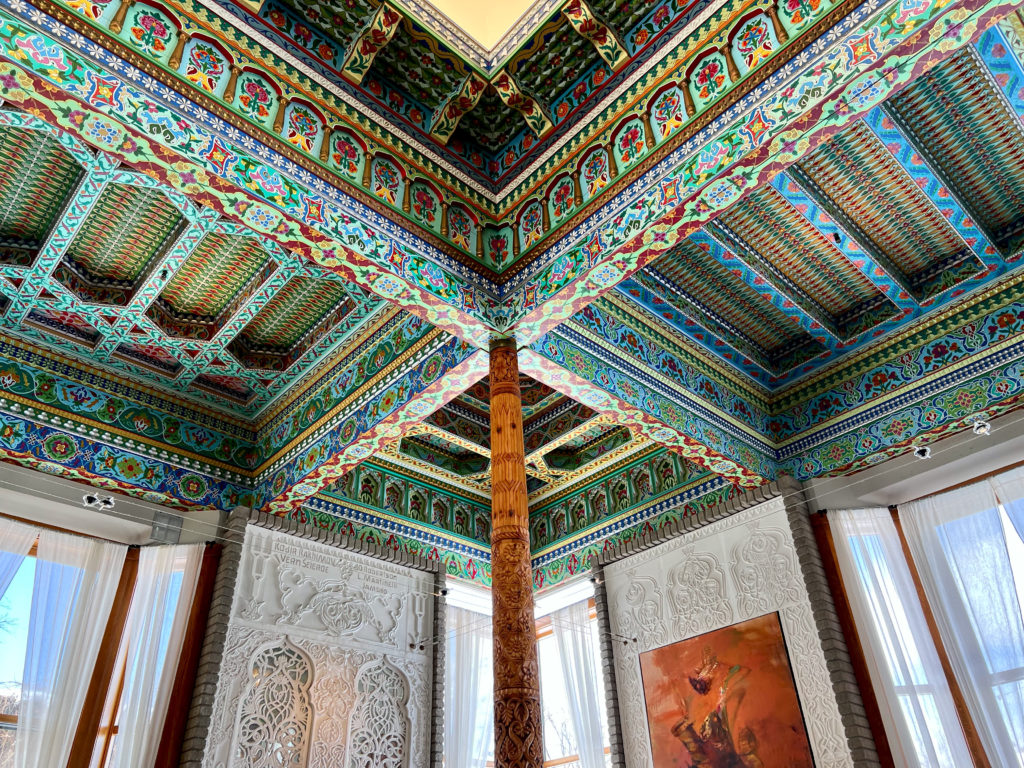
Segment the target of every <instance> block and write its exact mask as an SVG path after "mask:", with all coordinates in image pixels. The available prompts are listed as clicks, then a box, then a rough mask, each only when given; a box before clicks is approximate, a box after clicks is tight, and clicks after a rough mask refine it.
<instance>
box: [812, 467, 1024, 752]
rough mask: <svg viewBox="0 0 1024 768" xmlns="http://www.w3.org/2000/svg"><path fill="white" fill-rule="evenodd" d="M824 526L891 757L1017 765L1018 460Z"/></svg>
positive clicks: (1020, 710) (1022, 689) (1021, 568)
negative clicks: (981, 758)
mask: <svg viewBox="0 0 1024 768" xmlns="http://www.w3.org/2000/svg"><path fill="white" fill-rule="evenodd" d="M829 523H830V525H831V527H832V531H833V539H834V541H835V548H836V559H837V561H838V565H839V568H840V571H841V573H842V576H843V583H844V586H845V587H846V593H847V597H848V598H849V602H850V609H851V613H852V614H853V618H854V621H855V623H856V625H857V629H858V636H859V638H860V640H861V643H862V645H863V647H864V649H865V662H866V664H867V667H868V671H869V673H870V676H871V680H872V684H873V687H874V688H875V692H876V695H877V698H878V703H879V709H880V713H881V715H882V719H883V722H884V725H885V729H886V734H887V736H888V737H889V742H890V745H891V746H892V748H893V753H894V756H897V757H901V758H902V760H897V762H898V764H905V765H908V766H928V768H932V767H933V766H934V767H936V768H946V767H947V766H949V767H951V768H958V767H959V766H961V765H968V766H969V765H972V764H973V763H974V760H973V758H972V754H976V755H980V754H981V753H982V752H984V753H985V756H986V757H987V759H988V761H989V762H990V763H991V764H992V765H999V766H1005V767H1006V768H1012V766H1017V768H1024V612H1022V609H1021V606H1022V605H1024V540H1022V538H1021V532H1022V530H1024V468H1018V469H1016V470H1013V471H1011V472H1008V473H1004V474H1000V475H996V476H994V477H991V478H989V479H987V480H984V481H982V482H977V483H973V484H971V485H967V486H964V487H961V488H957V489H954V490H951V491H948V492H946V493H942V494H938V495H936V496H932V497H928V498H925V499H922V500H920V501H916V502H912V503H908V504H906V505H903V506H902V507H901V508H900V510H899V512H898V513H897V514H895V515H890V513H889V512H888V511H887V510H853V511H840V512H830V513H829ZM901 529H902V533H901ZM908 553H909V556H908ZM932 616H933V617H934V620H933V621H932V620H931V617H932ZM946 659H948V661H945V660H946Z"/></svg>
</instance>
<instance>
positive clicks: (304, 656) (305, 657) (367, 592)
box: [203, 526, 434, 768]
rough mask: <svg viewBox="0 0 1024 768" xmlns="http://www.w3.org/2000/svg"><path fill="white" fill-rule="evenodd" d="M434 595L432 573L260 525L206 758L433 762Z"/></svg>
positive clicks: (353, 765) (417, 765)
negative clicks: (270, 694)
mask: <svg viewBox="0 0 1024 768" xmlns="http://www.w3.org/2000/svg"><path fill="white" fill-rule="evenodd" d="M433 606H434V602H433V577H432V576H431V575H430V574H427V573H423V572H420V571H416V570H413V569H410V568H406V567H403V566H399V565H395V564H393V563H385V562H381V561H378V560H375V559H373V558H370V557H367V556H364V555H360V554H357V553H353V552H348V551H345V550H341V549H337V548H334V547H329V546H326V545H323V544H320V543H318V542H312V541H308V540H304V539H299V538H296V537H293V536H289V535H288V534H285V533H280V532H274V531H267V530H264V529H262V528H258V527H255V526H249V528H248V529H247V530H246V536H245V541H244V544H243V548H242V559H241V563H240V566H239V574H238V585H237V588H236V590H235V597H234V601H233V605H232V610H231V618H230V620H229V622H228V631H227V635H226V638H225V648H224V660H223V663H222V665H221V670H220V673H219V676H218V681H217V693H216V697H215V702H214V711H213V716H212V718H211V731H210V738H209V739H208V742H207V749H206V754H205V756H204V760H203V765H204V768H242V766H245V767H246V768H249V766H252V768H263V766H264V765H267V766H269V765H275V766H287V768H364V767H365V766H367V765H371V764H373V765H380V766H382V768H426V766H427V765H428V764H429V759H430V722H431V712H430V707H431V701H432V684H433V658H432V654H433V642H432V638H431V637H430V633H431V632H432V628H433ZM300 660H301V661H300ZM303 664H305V665H306V666H307V667H308V675H307V674H305V673H304V672H303V671H302V670H303ZM264 680H266V681H267V683H266V685H265V686H263V687H261V685H262V684H263V681H264ZM271 690H272V691H273V693H274V695H273V696H268V694H269V693H270V691H271ZM286 710H287V711H286ZM382 749H383V751H381V750H382ZM275 760H276V761H277V762H274V761H275ZM368 761H369V762H368ZM373 761H377V762H373Z"/></svg>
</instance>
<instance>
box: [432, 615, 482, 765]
mask: <svg viewBox="0 0 1024 768" xmlns="http://www.w3.org/2000/svg"><path fill="white" fill-rule="evenodd" d="M447 622H448V660H447V664H446V672H445V674H446V679H445V708H444V709H445V723H444V743H445V748H444V761H445V768H484V765H485V764H486V762H487V757H488V753H489V752H490V751H491V749H492V742H493V739H494V692H493V682H492V680H493V677H492V673H491V664H492V662H491V659H492V658H493V655H492V654H493V649H492V647H491V617H490V616H487V615H484V614H482V613H475V612H473V611H469V610H466V609H465V608H457V607H455V606H451V605H450V606H448V616H447Z"/></svg>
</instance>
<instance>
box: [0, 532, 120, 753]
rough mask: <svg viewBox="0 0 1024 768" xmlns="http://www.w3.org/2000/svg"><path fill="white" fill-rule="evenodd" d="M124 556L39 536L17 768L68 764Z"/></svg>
mask: <svg viewBox="0 0 1024 768" xmlns="http://www.w3.org/2000/svg"><path fill="white" fill-rule="evenodd" d="M126 550H127V547H125V546H124V545H121V544H109V543H107V542H101V541H95V540H93V539H85V538H79V537H77V536H69V535H67V534H63V533H56V532H54V531H47V530H42V531H40V532H39V547H38V549H37V552H36V571H35V583H34V585H33V589H32V608H31V612H30V614H29V623H28V650H27V653H26V655H25V673H24V677H23V680H22V690H21V701H22V704H21V713H20V715H19V718H18V734H17V738H16V740H15V744H14V765H15V768H53V767H54V766H61V765H65V764H66V763H67V759H68V756H69V754H70V752H71V743H72V741H73V740H74V738H75V729H76V728H77V726H78V718H79V715H80V713H81V710H82V705H83V703H84V701H85V694H86V692H87V690H88V687H89V680H90V678H91V676H92V670H93V666H94V665H95V663H96V656H97V653H98V652H99V648H100V641H101V640H102V638H103V632H104V630H105V629H106V624H107V619H108V617H109V615H110V607H111V604H112V603H113V600H114V594H115V592H116V591H117V584H118V580H119V579H120V575H121V567H122V565H123V563H124V556H125V552H126Z"/></svg>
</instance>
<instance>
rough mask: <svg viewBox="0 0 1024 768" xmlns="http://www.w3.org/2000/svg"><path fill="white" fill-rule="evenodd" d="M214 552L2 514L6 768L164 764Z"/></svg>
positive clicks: (0, 663) (0, 715) (0, 716)
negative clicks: (166, 735) (196, 602)
mask: <svg viewBox="0 0 1024 768" xmlns="http://www.w3.org/2000/svg"><path fill="white" fill-rule="evenodd" d="M33 542H35V543H33ZM203 552H204V548H203V545H187V546H152V547H145V548H143V549H142V551H141V552H140V551H138V550H132V551H130V552H129V548H128V547H127V546H125V545H122V544H113V543H110V542H105V541H101V540H97V539H92V538H88V537H84V536H74V535H70V534H67V533H63V532H58V531H54V530H52V529H48V528H37V527H35V526H30V525H25V524H22V523H19V522H16V521H13V520H10V519H7V518H4V517H2V516H0V768H7V766H10V765H13V764H14V761H15V757H16V754H15V753H17V759H18V761H19V763H20V764H23V765H25V766H26V768H42V767H43V766H45V767H46V768H50V767H51V766H54V767H56V768H62V767H63V766H74V768H80V767H84V766H90V768H107V767H108V766H118V767H119V766H131V767H132V768H145V766H152V765H153V764H154V761H155V760H156V757H157V753H158V750H159V746H160V739H161V736H162V733H163V723H164V717H165V715H166V712H167V707H168V702H169V700H170V694H171V690H172V689H173V688H174V680H175V672H176V671H177V665H178V659H179V656H180V655H181V649H182V644H183V640H184V636H185V634H186V630H187V627H188V622H189V617H190V615H191V606H192V597H193V595H194V594H195V592H196V586H197V583H198V575H199V570H200V567H201V565H202V562H203V559H204V555H203ZM26 555H27V556H26ZM135 563H138V564H139V565H138V568H136V566H135ZM119 641H120V642H119ZM94 734H95V738H94Z"/></svg>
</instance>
